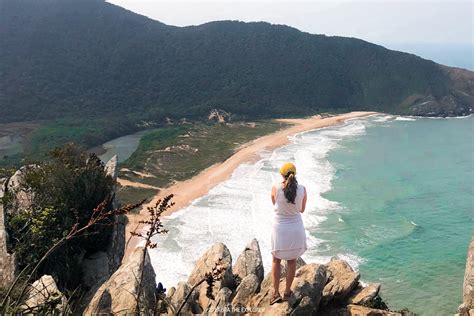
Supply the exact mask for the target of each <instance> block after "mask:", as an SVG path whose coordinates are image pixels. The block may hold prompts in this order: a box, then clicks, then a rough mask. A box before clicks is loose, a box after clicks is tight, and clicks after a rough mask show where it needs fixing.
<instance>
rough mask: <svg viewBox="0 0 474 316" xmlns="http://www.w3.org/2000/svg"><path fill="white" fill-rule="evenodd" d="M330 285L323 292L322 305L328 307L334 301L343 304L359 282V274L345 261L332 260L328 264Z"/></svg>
mask: <svg viewBox="0 0 474 316" xmlns="http://www.w3.org/2000/svg"><path fill="white" fill-rule="evenodd" d="M327 270H328V283H327V284H326V286H325V287H324V290H323V301H322V304H323V305H326V304H328V303H329V302H331V301H332V300H335V301H338V302H342V301H344V299H346V298H347V297H348V295H349V293H351V292H352V290H353V289H354V288H355V287H356V286H357V283H358V282H359V277H360V275H359V273H358V272H354V270H353V269H352V267H351V266H350V265H349V264H348V263H347V262H345V261H343V260H340V259H337V258H332V259H331V261H330V262H329V263H328V264H327Z"/></svg>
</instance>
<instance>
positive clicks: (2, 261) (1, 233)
mask: <svg viewBox="0 0 474 316" xmlns="http://www.w3.org/2000/svg"><path fill="white" fill-rule="evenodd" d="M7 182H8V179H0V275H1V276H2V277H1V278H0V288H6V287H8V286H9V285H10V284H11V283H12V282H13V280H14V279H15V276H16V270H17V264H16V259H15V254H13V253H10V252H9V251H8V247H7V246H8V245H7V242H8V234H7V230H6V227H5V210H4V207H3V202H2V199H3V197H4V195H5V192H6V187H7Z"/></svg>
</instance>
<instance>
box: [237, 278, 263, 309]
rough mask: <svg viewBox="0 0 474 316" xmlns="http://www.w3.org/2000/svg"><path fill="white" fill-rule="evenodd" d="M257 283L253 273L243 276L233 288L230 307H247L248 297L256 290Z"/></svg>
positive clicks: (258, 283)
mask: <svg viewBox="0 0 474 316" xmlns="http://www.w3.org/2000/svg"><path fill="white" fill-rule="evenodd" d="M259 285H260V282H259V279H258V277H257V276H256V275H255V274H253V273H251V274H249V275H247V276H246V277H245V278H243V280H242V282H240V284H239V286H238V287H237V289H236V290H235V293H234V296H233V298H232V307H233V308H234V309H238V310H245V309H246V308H247V307H249V303H250V299H251V298H252V296H253V295H254V294H255V293H256V292H257V289H258V287H259Z"/></svg>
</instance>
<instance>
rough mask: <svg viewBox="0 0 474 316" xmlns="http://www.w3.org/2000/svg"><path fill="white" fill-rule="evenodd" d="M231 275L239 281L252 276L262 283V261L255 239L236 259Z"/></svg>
mask: <svg viewBox="0 0 474 316" xmlns="http://www.w3.org/2000/svg"><path fill="white" fill-rule="evenodd" d="M233 273H234V275H236V276H238V278H239V279H240V280H243V279H244V278H245V277H246V276H248V275H249V274H254V275H255V276H257V278H258V279H259V280H260V282H262V280H263V277H264V274H263V261H262V255H261V253H260V246H259V245H258V241H257V239H255V238H254V239H253V240H252V241H251V242H250V243H249V244H248V245H247V246H246V247H245V249H244V251H243V252H242V253H241V254H240V256H239V257H238V258H237V260H236V262H235V265H234V267H233Z"/></svg>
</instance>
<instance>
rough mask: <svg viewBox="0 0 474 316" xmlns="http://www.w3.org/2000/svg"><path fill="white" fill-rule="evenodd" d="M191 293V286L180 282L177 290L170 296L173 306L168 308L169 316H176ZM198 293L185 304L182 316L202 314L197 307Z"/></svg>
mask: <svg viewBox="0 0 474 316" xmlns="http://www.w3.org/2000/svg"><path fill="white" fill-rule="evenodd" d="M189 292H191V286H189V284H188V283H186V282H179V283H178V286H177V287H176V289H175V290H174V291H173V293H172V294H170V297H169V303H170V304H171V306H168V315H176V313H177V312H178V309H179V308H180V306H181V304H183V302H184V300H185V299H186V296H188V294H189ZM197 295H198V294H197V293H196V292H193V293H192V294H191V296H190V297H189V298H188V300H187V301H186V304H184V306H183V308H182V309H181V312H180V315H193V314H197V313H199V312H200V310H199V307H198V306H197V302H196V300H197Z"/></svg>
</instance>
